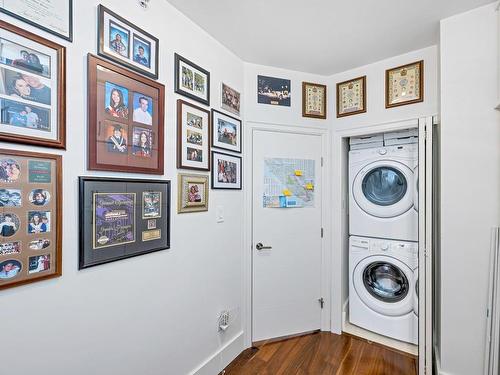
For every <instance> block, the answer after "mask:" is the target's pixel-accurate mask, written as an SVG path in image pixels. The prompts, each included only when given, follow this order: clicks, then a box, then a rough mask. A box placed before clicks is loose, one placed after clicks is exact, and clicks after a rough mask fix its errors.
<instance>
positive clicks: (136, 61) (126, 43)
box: [97, 5, 160, 79]
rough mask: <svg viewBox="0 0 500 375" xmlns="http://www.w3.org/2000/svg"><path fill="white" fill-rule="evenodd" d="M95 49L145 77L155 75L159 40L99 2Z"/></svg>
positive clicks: (153, 76) (156, 75)
mask: <svg viewBox="0 0 500 375" xmlns="http://www.w3.org/2000/svg"><path fill="white" fill-rule="evenodd" d="M98 12H99V27H98V36H97V38H98V40H97V53H98V54H99V55H100V56H104V57H106V58H108V59H110V60H113V61H114V62H117V63H119V64H122V65H124V66H126V67H127V68H130V69H132V70H135V71H136V72H139V73H142V74H144V75H146V76H148V77H151V78H154V79H157V78H158V50H159V44H160V42H159V40H158V38H155V37H154V36H153V35H151V34H149V33H148V32H146V31H144V30H142V29H140V28H138V27H137V26H135V25H133V24H132V23H131V22H129V21H127V20H126V19H124V18H122V17H120V16H119V15H118V14H116V13H114V12H112V11H111V10H109V9H108V8H106V7H104V6H102V5H99V8H98Z"/></svg>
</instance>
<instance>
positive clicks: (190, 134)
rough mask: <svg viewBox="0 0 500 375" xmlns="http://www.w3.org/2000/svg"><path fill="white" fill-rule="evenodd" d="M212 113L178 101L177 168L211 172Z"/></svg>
mask: <svg viewBox="0 0 500 375" xmlns="http://www.w3.org/2000/svg"><path fill="white" fill-rule="evenodd" d="M209 138H210V112H208V111H207V110H205V109H203V108H200V107H197V106H195V105H193V104H191V103H188V102H186V101H184V100H181V99H178V100H177V168H182V169H197V170H200V171H208V170H210V140H209Z"/></svg>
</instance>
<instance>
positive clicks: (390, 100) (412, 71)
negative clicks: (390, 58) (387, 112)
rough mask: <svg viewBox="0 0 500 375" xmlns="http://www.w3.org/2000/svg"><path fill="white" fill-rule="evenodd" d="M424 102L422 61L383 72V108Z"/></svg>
mask: <svg viewBox="0 0 500 375" xmlns="http://www.w3.org/2000/svg"><path fill="white" fill-rule="evenodd" d="M423 101H424V60H420V61H415V62H412V63H410V64H405V65H401V66H398V67H395V68H391V69H387V70H386V71H385V108H394V107H399V106H402V105H409V104H415V103H421V102H423Z"/></svg>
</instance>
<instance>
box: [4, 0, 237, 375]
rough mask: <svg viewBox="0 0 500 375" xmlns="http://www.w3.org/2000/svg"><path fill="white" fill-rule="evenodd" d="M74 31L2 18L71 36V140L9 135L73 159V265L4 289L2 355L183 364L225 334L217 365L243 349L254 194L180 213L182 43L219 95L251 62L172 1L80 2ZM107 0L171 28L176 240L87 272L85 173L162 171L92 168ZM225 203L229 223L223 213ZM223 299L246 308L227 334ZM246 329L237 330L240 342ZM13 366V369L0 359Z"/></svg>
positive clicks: (179, 370) (165, 68) (214, 97)
mask: <svg viewBox="0 0 500 375" xmlns="http://www.w3.org/2000/svg"><path fill="white" fill-rule="evenodd" d="M73 3H74V7H75V10H74V26H75V30H74V35H75V38H74V42H73V43H65V42H64V41H62V40H60V39H58V38H57V37H54V36H50V35H49V34H45V33H43V32H42V31H40V30H38V29H36V28H32V27H30V26H28V25H26V24H24V23H21V22H17V21H15V20H13V19H11V18H9V17H7V16H4V15H2V16H1V19H3V20H6V21H8V22H11V23H14V24H16V25H18V26H20V27H22V28H26V29H28V30H30V31H32V32H34V33H36V34H40V35H43V36H45V37H47V38H49V39H52V40H55V41H57V42H58V43H62V44H65V45H66V46H67V55H68V57H67V66H68V68H67V135H68V139H67V141H68V142H67V151H65V152H58V151H54V150H51V149H43V148H35V147H25V146H18V145H14V144H8V143H2V144H0V146H1V147H3V148H12V149H23V150H32V149H36V150H37V151H41V152H49V153H60V154H62V155H63V157H64V159H63V163H64V184H63V185H64V201H63V202H64V204H63V208H64V233H63V276H62V277H61V278H58V279H54V280H51V281H45V282H40V283H36V284H32V285H29V286H23V287H18V288H13V289H9V290H5V291H2V293H1V295H0V301H1V302H0V304H1V309H0V316H1V319H2V322H3V324H2V337H4V338H8V339H7V340H6V341H4V344H1V345H0V347H1V350H0V362H1V363H4V364H5V363H10V364H12V366H14V367H15V369H16V370H15V371H16V373H18V374H30V373H32V374H35V373H36V374H39V375H48V374H51V375H67V374H72V375H83V374H85V375H86V374H95V375H99V374H102V375H109V374H120V375H127V374H141V375H153V374H154V375H158V374H172V375H182V374H187V373H190V372H191V371H193V370H194V369H195V368H197V367H198V366H200V365H202V364H203V363H204V361H206V360H209V359H211V357H212V356H213V355H214V354H215V353H216V352H217V351H218V350H219V349H220V348H221V347H222V346H223V345H225V344H227V343H231V342H232V344H231V345H230V346H229V349H228V350H227V351H226V352H224V353H223V354H222V355H221V356H220V357H217V356H216V357H214V358H213V360H212V361H209V362H208V363H207V366H205V367H203V368H202V369H201V370H200V371H199V373H200V374H215V373H217V372H218V371H219V370H220V369H221V368H222V367H223V366H224V365H226V364H227V363H228V362H229V361H230V360H231V359H232V358H234V357H235V356H236V355H237V354H239V352H240V351H241V350H242V345H243V344H242V336H241V335H240V333H241V329H242V328H241V319H240V316H241V315H240V309H241V303H242V296H241V294H242V293H241V290H242V286H241V250H240V249H241V242H242V224H241V219H242V207H243V193H242V192H239V191H210V203H209V204H210V210H209V211H208V212H207V213H194V214H183V215H177V214H176V202H177V199H176V193H177V179H176V173H177V171H176V168H175V155H176V154H175V144H176V116H175V109H176V106H175V101H176V99H177V96H176V95H174V93H173V82H174V67H173V63H174V52H178V53H180V54H181V55H183V56H185V57H186V58H188V59H190V60H192V61H194V62H196V63H198V64H199V65H200V66H202V67H204V68H206V69H207V70H209V71H210V72H211V82H212V87H211V89H212V90H211V104H212V106H213V107H214V108H219V106H220V99H219V98H220V82H221V80H224V82H225V83H227V84H229V85H231V86H232V87H234V88H235V89H238V90H240V91H242V90H243V63H242V62H241V60H240V59H238V58H237V57H235V56H234V55H233V54H231V53H230V52H228V50H227V49H225V48H224V47H222V46H221V45H220V44H219V43H218V42H217V41H215V40H214V39H212V38H211V37H209V36H208V35H207V34H206V33H205V32H204V31H202V30H201V29H200V28H199V27H197V26H195V25H194V24H193V23H192V22H191V21H189V20H188V19H187V18H186V17H185V16H183V15H181V14H180V13H179V12H178V11H177V10H175V9H174V8H173V7H172V6H170V5H169V4H168V3H167V2H166V1H152V2H150V9H149V10H148V11H143V10H142V9H140V8H139V6H138V5H137V1H136V0H106V1H104V0H103V1H98V0H86V1H81V0H78V1H74V2H73ZM99 3H103V4H104V5H105V6H107V7H109V8H110V9H112V10H114V11H115V12H117V13H118V14H120V15H121V16H123V17H125V18H126V19H128V20H130V21H131V22H133V23H135V24H137V25H138V26H139V27H142V28H144V29H145V30H147V31H149V32H150V33H151V34H153V35H155V36H157V37H158V38H159V39H160V64H159V68H160V72H159V73H160V78H159V81H160V82H161V83H164V84H165V85H166V98H167V100H166V118H165V120H166V121H165V127H166V132H165V134H166V135H165V176H163V177H162V178H165V179H171V180H172V198H173V200H172V203H173V204H172V207H173V208H172V225H171V228H172V229H171V235H172V242H171V249H170V250H167V251H161V252H158V253H154V254H150V255H145V256H141V257H135V258H132V259H128V260H123V261H119V262H115V263H111V264H107V265H103V266H99V267H94V268H92V269H88V270H84V271H77V264H78V192H77V177H78V176H79V175H100V176H117V175H123V176H125V177H139V178H140V177H145V178H155V177H154V176H150V175H139V174H117V173H106V172H98V173H97V172H89V171H87V169H86V165H87V163H86V159H87V158H86V156H87V143H86V137H87V114H86V113H87V100H86V92H87V88H86V87H87V83H86V78H87V77H86V71H87V68H86V55H87V52H93V53H95V52H96V40H97V34H96V28H97V26H96V25H97V16H96V15H97V5H98V4H99ZM217 205H223V206H224V211H225V222H224V223H222V224H216V220H215V207H216V206H217ZM222 309H231V310H232V311H233V312H234V313H235V320H234V322H233V324H232V326H231V327H230V328H229V329H228V331H227V332H226V333H225V334H224V335H220V334H219V333H218V332H217V318H218V314H219V312H220V311H221V310H222ZM233 339H234V341H232V340H233ZM0 372H1V370H0Z"/></svg>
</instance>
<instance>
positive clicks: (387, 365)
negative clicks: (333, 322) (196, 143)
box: [223, 332, 417, 375]
mask: <svg viewBox="0 0 500 375" xmlns="http://www.w3.org/2000/svg"><path fill="white" fill-rule="evenodd" d="M223 374H224V375H250V374H265V375H280V374H283V375H295V374H296V375H305V374H308V375H309V374H310V375H323V374H325V375H416V374H417V359H416V358H414V357H413V356H411V355H409V354H408V355H407V354H403V353H399V352H397V351H392V350H390V349H387V348H385V347H383V346H381V345H379V344H374V343H369V342H367V341H364V340H361V339H358V338H356V337H353V336H349V335H346V334H343V335H341V336H339V335H335V334H332V333H327V332H318V333H315V334H311V335H307V336H301V337H295V338H291V339H287V340H284V341H278V342H271V343H267V344H263V345H262V346H259V347H258V348H252V349H248V350H247V351H245V352H243V353H242V354H241V355H240V356H239V357H238V358H236V359H235V360H234V361H233V362H232V363H231V364H230V365H229V366H228V367H227V368H226V371H225V373H224V372H223Z"/></svg>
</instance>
